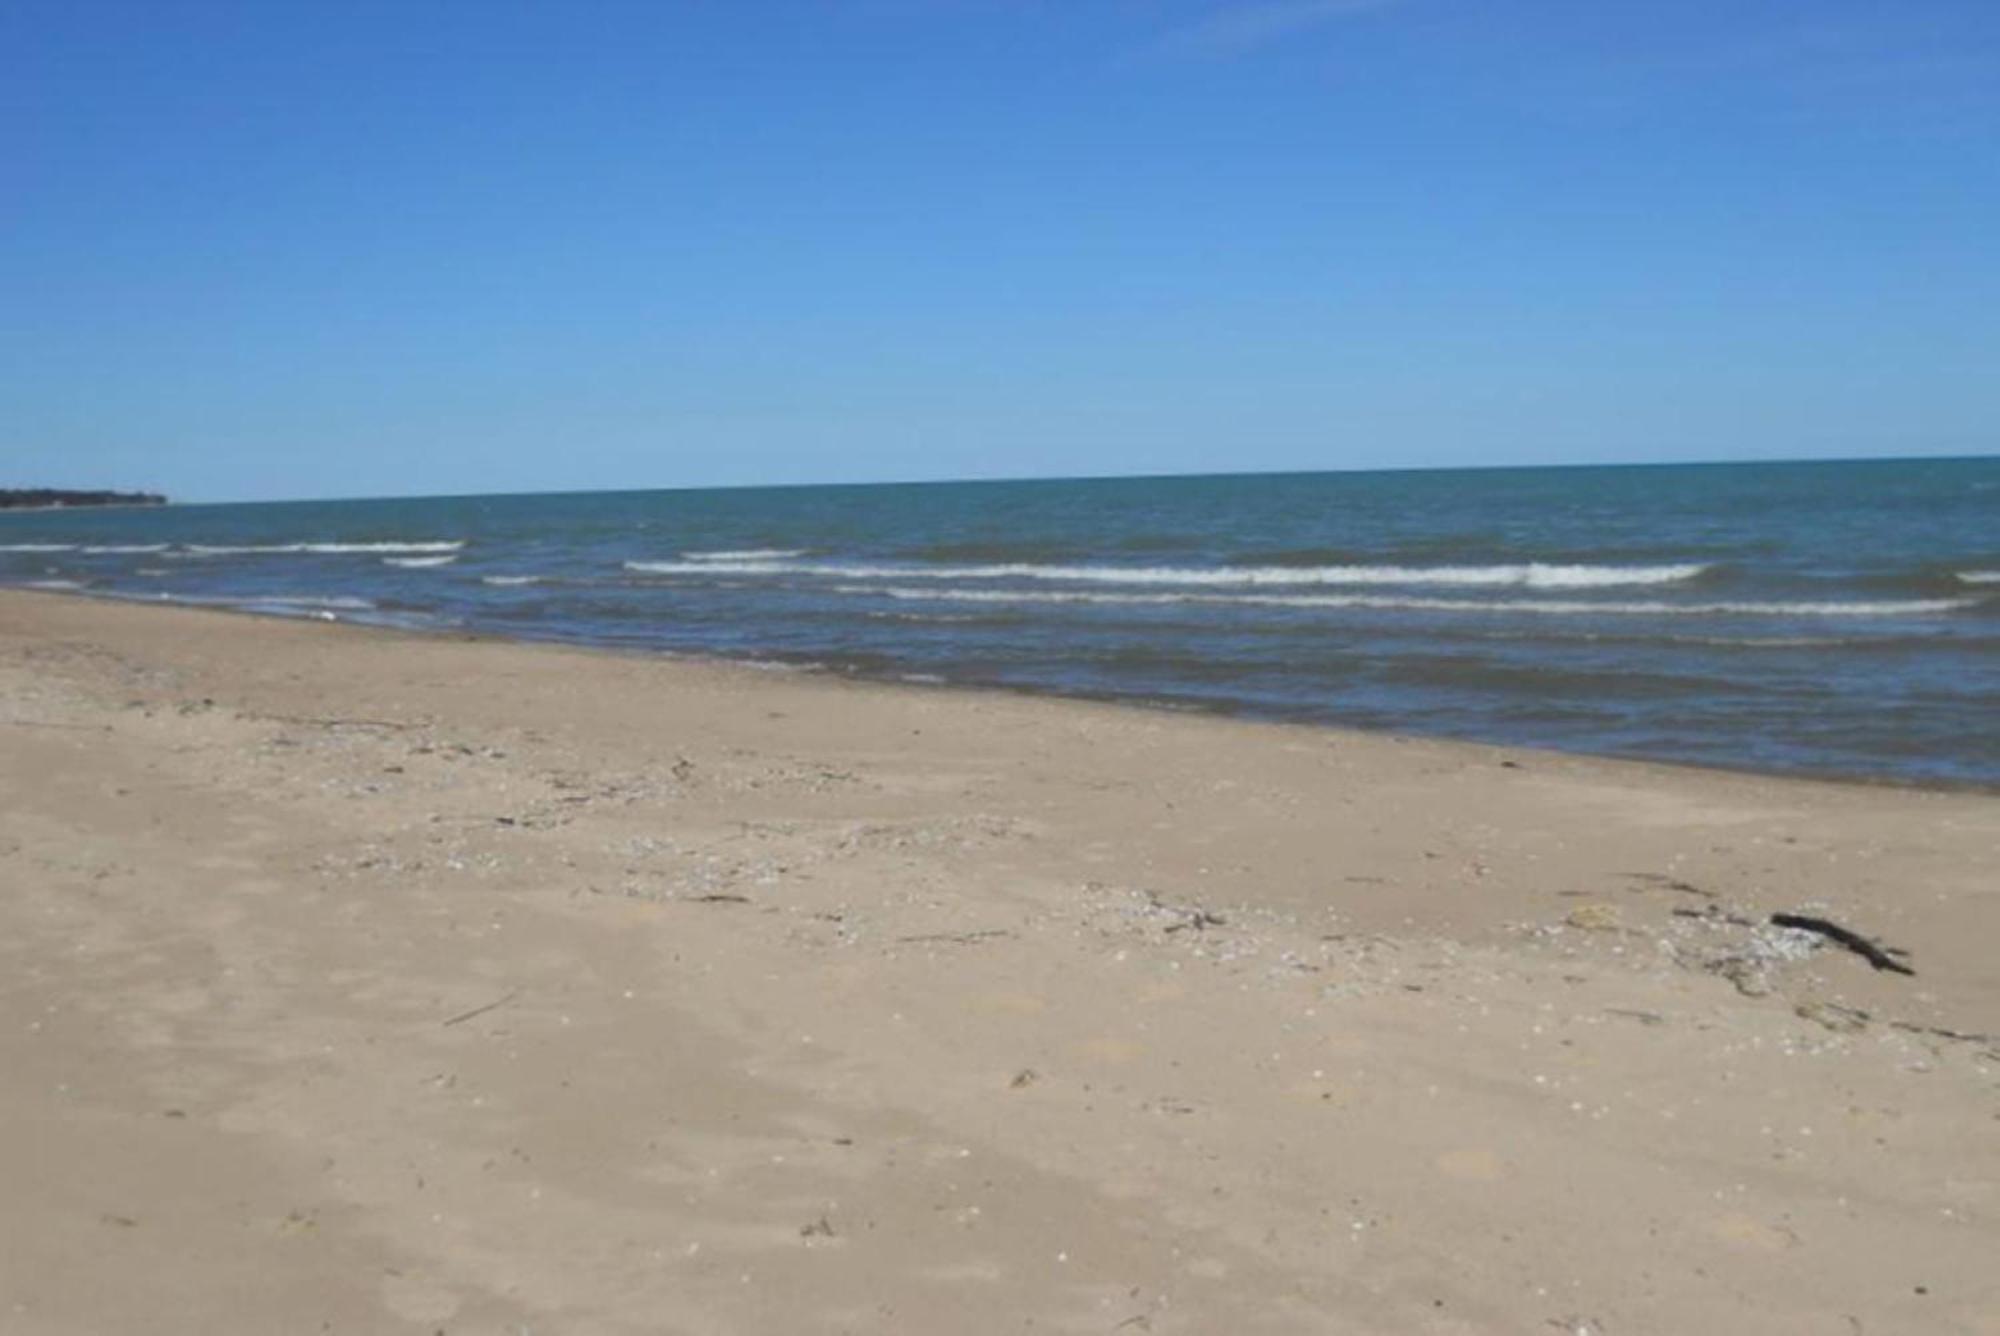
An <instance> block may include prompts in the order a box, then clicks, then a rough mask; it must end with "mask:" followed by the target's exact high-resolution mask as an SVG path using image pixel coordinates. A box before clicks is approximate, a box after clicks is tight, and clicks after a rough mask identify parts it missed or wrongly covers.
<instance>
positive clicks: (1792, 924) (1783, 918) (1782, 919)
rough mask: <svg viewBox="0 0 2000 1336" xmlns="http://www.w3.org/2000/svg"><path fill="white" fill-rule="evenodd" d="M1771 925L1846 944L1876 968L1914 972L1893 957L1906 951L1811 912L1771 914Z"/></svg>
mask: <svg viewBox="0 0 2000 1336" xmlns="http://www.w3.org/2000/svg"><path fill="white" fill-rule="evenodd" d="M1771 926H1773V927H1776V928H1792V929H1796V930H1797V931H1800V932H1816V933H1818V934H1819V935H1820V936H1822V937H1824V938H1826V939H1827V940H1828V941H1831V942H1837V943H1839V944H1840V945H1841V946H1844V947H1846V948H1847V949H1848V950H1849V951H1852V952H1853V953H1854V954H1855V955H1857V956H1860V957H1861V958H1862V959H1863V960H1866V961H1867V962H1868V963H1869V964H1871V965H1873V966H1874V967H1875V968H1876V969H1878V970H1889V971H1891V972H1893V973H1896V974H1908V975H1911V976H1914V975H1915V974H1916V970H1914V969H1912V968H1911V967H1910V966H1908V965H1906V964H1904V963H1903V962H1902V961H1900V960H1898V959H1896V957H1897V956H1906V955H1908V954H1909V952H1907V951H1903V950H1899V949H1898V948H1896V947H1893V946H1882V945H1880V944H1879V943H1876V942H1873V941H1870V940H1869V939H1868V938H1866V937H1863V936H1862V935H1861V934H1860V933H1858V932H1856V931H1854V930H1853V929H1852V928H1845V927H1842V926H1841V925H1840V924H1838V923H1835V922H1834V921H1833V920H1832V919H1824V918H1818V917H1815V916H1814V915H1811V914H1773V915H1771Z"/></svg>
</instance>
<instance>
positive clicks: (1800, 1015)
mask: <svg viewBox="0 0 2000 1336" xmlns="http://www.w3.org/2000/svg"><path fill="white" fill-rule="evenodd" d="M36 592H41V591H22V592H16V591H0V883H4V884H6V885H8V886H9V888H10V894H9V895H8V896H6V897H0V997H4V999H5V1001H6V1004H7V1011H8V1014H10V1015H13V1016H16V1017H18V1018H21V1022H22V1023H21V1024H19V1025H16V1026H13V1027H7V1028H6V1029H4V1030H0V1063H3V1064H5V1069H6V1070H7V1071H8V1072H9V1073H10V1075H12V1076H13V1078H14V1079H12V1080H10V1081H9V1082H7V1083H5V1084H4V1086H0V1179H4V1181H6V1182H8V1183H9V1184H10V1193H9V1197H8V1200H7V1202H6V1203H5V1204H4V1205H0V1310H4V1305H7V1304H11V1305H12V1312H11V1314H10V1316H9V1323H8V1325H10V1329H12V1328H18V1329H20V1330H22V1331H25V1332H32V1333H36V1336H42V1334H43V1333H51V1334H55V1333H60V1334H62V1336H69V1333H79V1334H80V1333H86V1332H87V1333H91V1334H92V1336H106V1334H109V1336H122V1333H126V1332H131V1333H135V1334H136V1333H139V1332H153V1331H157V1330H159V1329H160V1322H161V1315H162V1314H163V1313H171V1314H173V1315H174V1316H173V1319H172V1321H174V1322H178V1323H180V1324H181V1326H180V1328H179V1329H185V1330H190V1331H193V1330H226V1329H234V1328H241V1327H255V1328H257V1329H270V1330H289V1329H294V1328H314V1327H318V1328H322V1329H326V1330H330V1331H333V1332H341V1333H373V1332H380V1331H402V1330H408V1331H411V1332H424V1333H435V1332H436V1331H439V1330H444V1331H447V1332H448V1333H450V1334H451V1336H474V1334H475V1333H485V1332H492V1331H500V1330H504V1331H516V1330H520V1329H522V1328H526V1329H529V1330H536V1331H543V1330H552V1331H564V1332H578V1333H592V1334H598V1333H601V1334H602V1336H638V1333H641V1332H652V1331H657V1330H659V1329H661V1328H662V1327H666V1328H668V1329H676V1330H688V1331H702V1332H715V1333H737V1332H742V1333H750V1332H763V1331H774V1330H822V1329H836V1330H837V1329H851V1330H911V1331H918V1330H923V1331H946V1330H949V1331H962V1332H967V1333H973V1336H985V1333H996V1334H997V1333H999V1332H1002V1331H1015V1330H1019V1329H1020V1328H1021V1327H1022V1325H1023V1323H1024V1322H1025V1321H1027V1320H1029V1319H1032V1320H1033V1321H1034V1324H1035V1325H1036V1326H1037V1327H1038V1328H1041V1329H1052V1330H1074V1331H1084V1332H1089V1331H1099V1332H1102V1331H1132V1330H1141V1331H1151V1332H1155V1333H1160V1334H1161V1336H1174V1334H1181V1336H1197V1334H1198V1333H1205V1332H1212V1331H1220V1330H1230V1331H1244V1332H1270V1333H1292V1332H1298V1333H1306V1332H1322V1331H1325V1330H1327V1329H1329V1328H1330V1327H1331V1328H1334V1329H1339V1330H1352V1331H1356V1332H1364V1333H1366V1332H1383V1333H1388V1332H1396V1333H1401V1332H1429V1333H1435V1334H1436V1336H1446V1334H1447V1333H1452V1334H1456V1336H1465V1334H1466V1333H1475V1332H1487V1331H1526V1330H1537V1329H1541V1328H1543V1327H1546V1326H1550V1325H1551V1324H1553V1326H1554V1327H1555V1328H1557V1329H1561V1330H1565V1331H1571V1332H1576V1331H1585V1332H1590V1333H1592V1334H1593V1336H1629V1334H1630V1333H1648V1332H1657V1333H1661V1334H1662V1336H1666V1334H1667V1333H1678V1332H1682V1331H1686V1330H1690V1329H1701V1328H1703V1327H1707V1328H1710V1329H1716V1330H1730V1331H1735V1330H1759V1331H1772V1332H1785V1333H1790V1332H1797V1333H1801V1334H1803V1333H1807V1332H1817V1331H1823V1330H1828V1329H1833V1330H1840V1329H1842V1328H1843V1327H1845V1328H1846V1329H1850V1330H1851V1329H1853V1328H1854V1327H1855V1326H1856V1325H1859V1326H1860V1327H1861V1329H1863V1330H1866V1331H1898V1330H1925V1331H1943V1332H1967V1333H1985V1334H1986V1336H1991V1333H1992V1332H1993V1331H1994V1330H1995V1328H1994V1322H1993V1319H1994V1315H1995V1314H1996V1313H2000V1280H1997V1279H1996V1278H1995V1277H1994V1276H1993V1274H1992V1268H1991V1266H1990V1258H1991V1256H1992V1255H1993V1252H1994V1250H1995V1248H1996V1247H2000V1137H1996V1135H1995V1133H1994V1131H1993V1128H1994V1123H1993V1121H1992V1117H1993V1114H1992V1110H1993V1100H1994V1097H1995V1092H1996V1090H2000V968H1996V966H1995V964H1994V961H1993V958H1992V952H1991V950H1990V943H1991V942H1992V941H1993V940H1995V937H1996V935H2000V887H1995V886H1993V885H1992V884H1990V883H1991V877H1990V869H1991V867H1992V866H1993V865H1994V858H1995V856H1996V854H2000V802H1996V801H1995V800H1993V799H1992V798H1990V797H1987V796H1984V795H1968V794H1962V793H1953V792H1947V791H1936V790H1912V789H1901V788H1894V787H1884V786H1877V785H1856V784H1849V783H1841V782H1835V781H1825V780H1816V779H1799V778H1789V777H1786V778H1774V777H1769V776H1759V775H1750V774H1743V773H1740V772H1732V771H1716V770H1702V769H1692V768H1686V767H1680V766H1674V765H1668V764H1663V763H1660V762H1653V761H1638V762H1632V761H1625V760H1618V759H1608V758H1601V757H1591V756H1579V755H1575V754H1569V753H1551V752H1539V751H1533V750H1529V749H1521V748H1507V747H1497V746H1490V745H1486V744H1478V743H1463V742H1457V741H1451V740H1445V739H1432V738H1413V739H1405V738H1398V737H1394V736H1389V735H1376V734H1370V733H1365V732H1358V731H1354V730H1341V729H1334V728H1326V727H1322V726H1317V725H1293V724H1268V723H1261V722H1256V721H1248V720H1243V719H1236V718H1227V717H1214V716H1195V715H1189V714H1185V713H1181V712H1174V711H1163V710H1144V709H1132V708H1130V707H1129V706H1128V705H1127V704H1124V703H1112V704H1107V703H1100V702H1093V701H1084V700H1075V699H1066V698H1049V697H1043V696H1038V695H1037V696H1029V695H1020V694H1016V693H1011V692H1001V691H967V690H964V689H960V688H952V689H948V690H937V689H929V690H918V689H914V688H913V686H912V684H895V683H881V682H874V681H866V680H856V679H854V678H852V677H848V676H844V675H836V674H814V673H794V672H770V671H765V670H758V669H754V668H749V667H746V666H743V665H740V664H736V663H733V662H731V661H728V660H715V659H693V658H683V657H675V658H667V657H663V656H661V655H658V654H656V653H651V652H620V651H617V650H611V651H608V652H607V651H604V650H599V649H595V648H583V647H578V646H571V645H561V644H551V643H547V642H523V641H518V640H512V639H506V638H499V637H492V638H488V637H483V636H474V635H468V634H467V633H464V632H448V633H443V634H440V633H437V632H417V631H404V630H399V629H395V628H375V627H367V626H355V625H352V624H346V625H339V624H336V625H339V629H340V630H342V631H344V632H347V634H336V635H328V634H324V632H325V631H326V630H327V629H328V627H327V626H326V625H325V624H309V625H299V624H297V620H296V619H289V618H278V617H267V616H256V615H251V616H240V617H223V616H216V615H214V614H215V613H217V612H222V611H226V610H221V609H199V608H187V607H170V608H167V609H164V610H163V609H161V608H159V607H158V606H154V607H153V608H152V609H151V610H150V612H148V613H145V614H142V613H139V612H136V611H131V610H127V609H123V608H121V607H119V606H118V605H117V604H118V602H119V601H117V600H106V599H98V598H81V599H79V598H67V597H39V598H38V597H35V596H34V595H35V593H36ZM1801 911H1803V912H1808V913H1814V914H1820V915H1823V916H1825V917H1826V918H1828V919H1830V920H1832V921H1834V922H1837V923H1839V924H1841V925H1843V926H1846V927H1848V928H1850V929H1852V930H1854V931H1856V932H1859V933H1861V934H1863V935H1865V936H1867V937H1868V938H1869V939H1870V940H1872V941H1875V942H1878V943H1881V944H1883V945H1886V946H1888V947H1893V948H1899V949H1902V950H1904V951H1906V952H1907V953H1908V954H1907V955H1906V956H1904V957H1902V958H1901V959H1903V960H1904V961H1906V962H1907V963H1908V964H1909V965H1910V966H1911V967H1912V968H1914V969H1915V970H1916V974H1915V975H1914V976H1902V975H1899V974H1896V973H1894V972H1888V971H1882V970H1875V969H1871V968H1870V967H1869V965H1868V964H1867V963H1866V962H1865V961H1863V960H1862V959H1861V958H1860V957H1859V956H1857V955H1856V954H1854V953H1853V952H1851V951H1847V950H1842V949H1840V948H1839V947H1838V946H1835V945H1832V944H1830V943H1827V942H1825V941H1823V940H1814V939H1812V938H1811V937H1810V935H1808V934H1797V933H1789V932H1786V931H1782V930H1775V929H1773V928H1771V927H1770V926H1769V924H1768V918H1769V916H1770V915H1771V914H1772V913H1796V912H1801Z"/></svg>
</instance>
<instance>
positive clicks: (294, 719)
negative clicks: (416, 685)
mask: <svg viewBox="0 0 2000 1336" xmlns="http://www.w3.org/2000/svg"><path fill="white" fill-rule="evenodd" d="M253 717H254V718H259V719H264V720H267V721H268V722H270V723H274V724H304V725H309V726H311V727H314V728H386V729H390V730H392V731H394V732H398V733H404V732H408V731H409V730H410V729H413V728H421V727H422V725H421V724H399V723H397V722H396V721H395V720H393V719H315V718H312V717H311V716H308V715H302V714H264V715H256V716H253Z"/></svg>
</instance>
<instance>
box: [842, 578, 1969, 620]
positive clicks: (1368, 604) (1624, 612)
mask: <svg viewBox="0 0 2000 1336" xmlns="http://www.w3.org/2000/svg"><path fill="white" fill-rule="evenodd" d="M835 592H836V593H842V594H860V595H871V596H875V597H880V598H893V599H920V600H926V601H942V602H952V603H1098V604H1113V605H1124V606H1138V607H1154V606H1169V605H1174V604H1200V605H1205V606H1209V607H1264V608H1359V609H1365V610H1371V611H1385V612H1388V611H1413V612H1478V613H1489V614H1490V613H1500V614H1506V613H1521V612H1526V613H1536V614H1540V615H1543V616H1554V617H1562V616H1578V617H1584V616H1628V617H1685V616H1705V617H1920V616H1927V615H1932V614H1936V613H1940V612H1951V611H1954V610H1956V609H1959V608H1970V607H1975V606H1977V605H1978V604H1979V603H1980V602H1982V601H1983V600H1981V599H1976V598H1923V599H1901V600H1897V601H1893V602H1874V603H1757V602H1728V603H1667V602H1663V601H1660V600H1646V601H1627V602H1618V601H1611V600H1605V601H1597V600H1586V599H1469V598H1425V597H1422V596H1420V595H1413V596H1410V597H1397V596H1394V595H1388V594H1114V593H1097V592H1089V593H1085V592H1073V591H1061V592H1056V591H1050V590H1038V589H919V588H914V587H911V586H908V585H837V586H835Z"/></svg>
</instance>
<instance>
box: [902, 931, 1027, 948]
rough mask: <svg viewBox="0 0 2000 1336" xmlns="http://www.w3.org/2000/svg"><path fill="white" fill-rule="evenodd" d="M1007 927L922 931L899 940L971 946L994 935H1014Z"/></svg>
mask: <svg viewBox="0 0 2000 1336" xmlns="http://www.w3.org/2000/svg"><path fill="white" fill-rule="evenodd" d="M1013 935H1014V934H1013V932H1012V931H1010V930H1009V929H1006V928H981V929H979V930H978V931H976V932H920V933H916V934H913V935H911V936H909V937H898V938H897V939H896V940H897V941H899V942H957V943H958V944H959V945H960V946H971V945H972V944H973V943H974V942H983V941H986V940H988V939H989V938H993V937H1012V936H1013Z"/></svg>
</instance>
